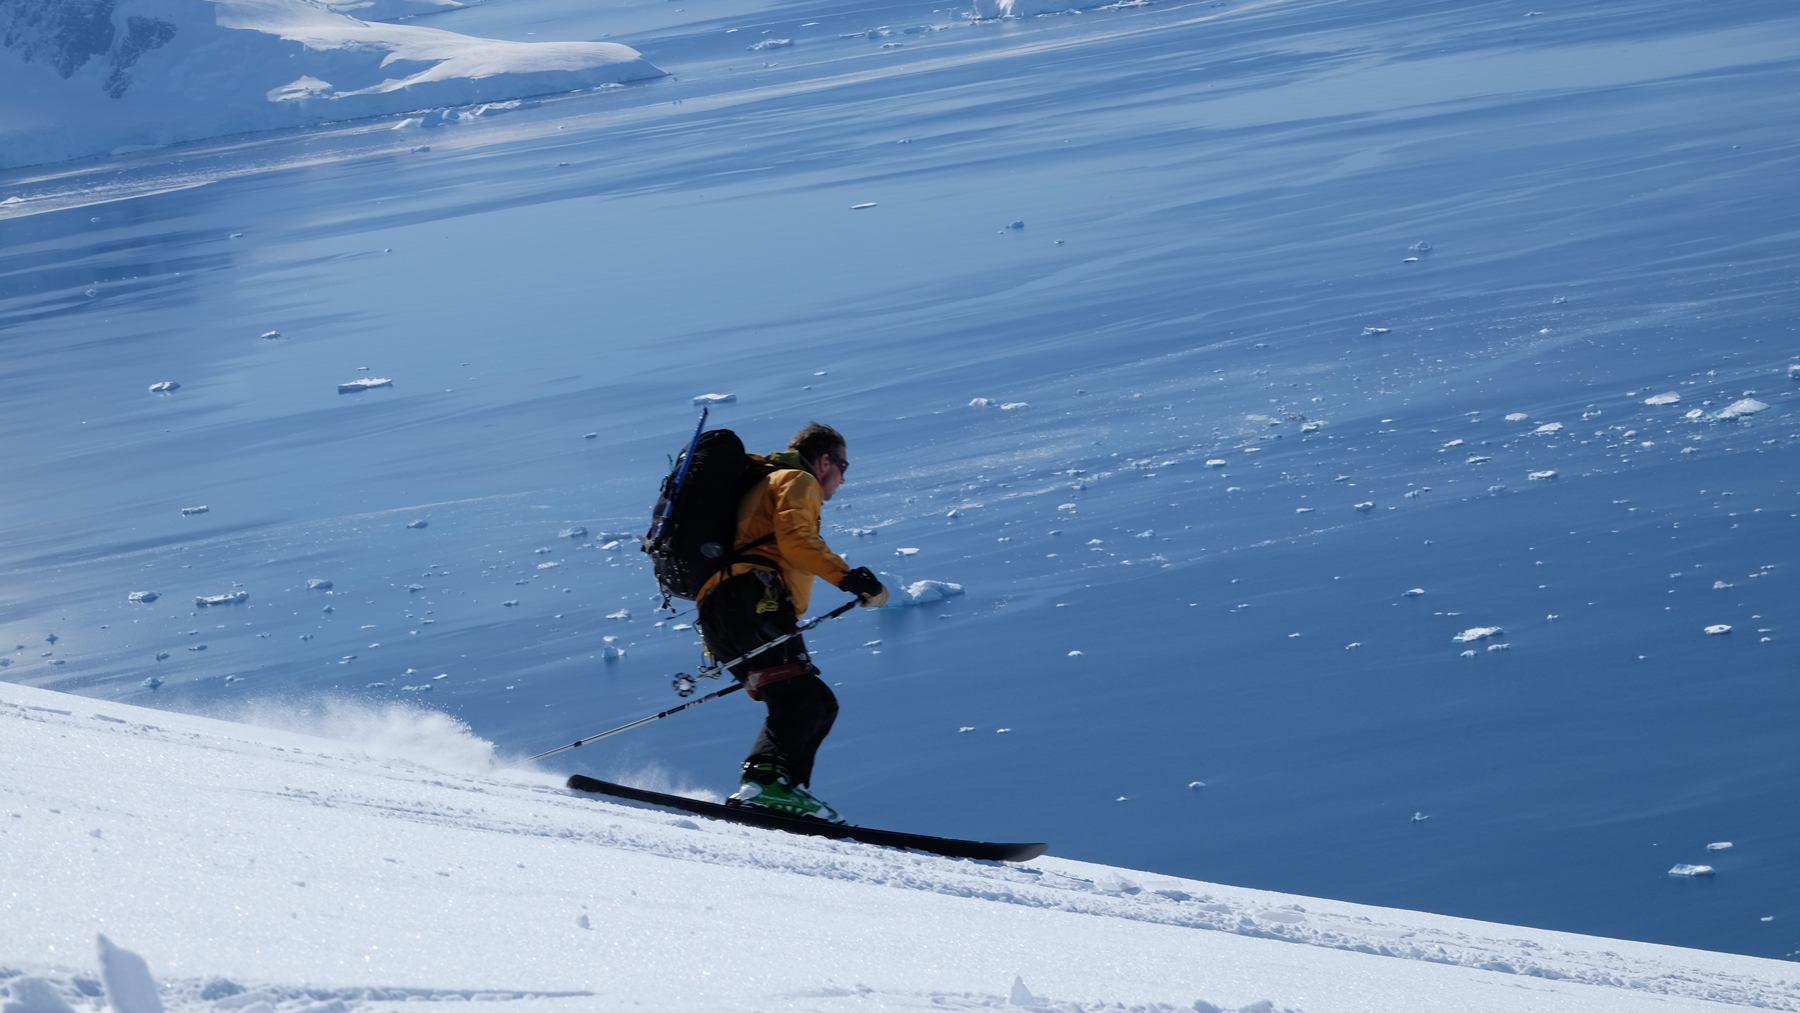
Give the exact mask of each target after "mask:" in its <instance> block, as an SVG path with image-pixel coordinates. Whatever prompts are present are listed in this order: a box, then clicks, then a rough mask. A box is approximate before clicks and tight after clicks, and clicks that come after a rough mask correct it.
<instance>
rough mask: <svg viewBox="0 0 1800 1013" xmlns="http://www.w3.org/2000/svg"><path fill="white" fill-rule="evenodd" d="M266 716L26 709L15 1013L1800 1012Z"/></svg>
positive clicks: (316, 721)
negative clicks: (665, 807)
mask: <svg viewBox="0 0 1800 1013" xmlns="http://www.w3.org/2000/svg"><path fill="white" fill-rule="evenodd" d="M260 717H261V720H263V721H265V722H270V723H277V722H278V723H280V724H283V725H286V726H287V727H285V728H277V729H271V728H267V727H260V728H259V727H252V726H250V725H245V724H231V723H226V722H221V721H214V720H209V719H203V718H194V717H188V716H185V715H178V714H169V713H166V712H159V711H150V710H145V709H142V708H138V707H132V706H127V705H121V704H117V703H98V702H96V701H92V700H89V699H84V698H81V697H71V696H65V695H62V694H57V693H50V692H46V691H43V690H34V689H30V688H27V687H22V686H17V685H10V684H4V683H0V728H3V729H4V730H3V732H0V734H4V736H5V741H6V742H7V745H8V749H7V754H6V756H5V759H4V761H0V762H3V763H4V767H0V770H3V771H4V773H5V777H4V778H0V819H3V820H4V823H3V824H0V842H4V847H0V876H3V877H4V878H0V882H3V883H5V885H6V896H5V901H4V905H5V906H4V910H5V912H6V915H7V917H6V918H4V919H0V953H5V954H6V957H5V959H4V961H0V988H5V989H7V990H8V993H9V1002H8V1003H7V1008H8V1009H9V1010H13V1011H14V1013H67V1011H69V1010H93V1009H100V1008H103V999H102V996H103V994H104V997H105V999H106V1000H110V1002H111V1005H112V1008H113V1009H114V1010H115V1011H117V1013H154V1011H155V1010H157V1009H159V1008H160V1009H163V1010H167V1011H169V1013H201V1011H209V1013H210V1011H244V1010H256V1011H259V1013H268V1011H270V1010H277V1011H282V1013H300V1011H305V1010H312V1011H315V1013H324V1011H327V1010H329V1011H333V1013H345V1011H351V1010H355V1011H359V1013H360V1011H367V1013H391V1011H397V1010H400V1009H411V1010H417V1009H422V1008H435V1005H433V1006H431V1007H420V1006H417V1005H415V1004H417V1003H431V1004H437V1003H447V1002H466V1001H471V1000H472V1001H475V1002H478V1003H484V1004H485V1003H493V1004H494V1008H496V1009H499V1010H502V1011H511V1013H559V1011H577V1010H580V1011H585V1010H637V1009H720V1010H743V1009H774V1008H781V1009H798V1010H819V1011H833V1010H846V1009H851V1010H854V1009H895V1010H912V1009H917V1010H927V1009H939V1010H941V1009H979V1008H993V1007H1006V1008H1024V1009H1035V1010H1043V1011H1056V1013H1075V1011H1082V1010H1086V1011H1097V1010H1106V1009H1119V1010H1123V1009H1133V1010H1145V1011H1154V1010H1162V1011H1169V1010H1176V1009H1182V1010H1198V1011H1202V1013H1204V1011H1208V1010H1213V1011H1217V1010H1220V1009H1233V1010H1242V1011H1249V1013H1272V1011H1274V1010H1294V1011H1300V1010H1304V1011H1306V1013H1333V1011H1339V1010H1381V1009H1409V1008H1416V1007H1417V1006H1419V1005H1420V1004H1428V1005H1430V1006H1431V1007H1432V1008H1434V1009H1458V1008H1465V1009H1483V1010H1496V1011H1505V1010H1557V1011H1563V1010H1567V1011H1589V1010H1592V1011H1599V1010H1606V1011H1609V1013H1618V1011H1631V1010H1664V1011H1666V1010H1693V1011H1696V1013H1698V1011H1701V1010H1709V1009H1718V1008H1720V1006H1721V1004H1724V1005H1731V1006H1737V1007H1756V1008H1762V1009H1787V1010H1791V1009H1796V1008H1800V985H1797V984H1795V983H1794V982H1792V981H1790V980H1788V979H1789V977H1790V975H1789V968H1790V967H1791V965H1789V964H1786V963H1783V962H1779V961H1773V960H1765V959H1759V958H1755V957H1741V956H1732V955H1727V954H1718V953H1705V952H1701V951H1696V950H1683V949H1678V948H1675V947H1667V946H1655V945H1649V944H1643V943H1622V942H1618V941H1615V940H1610V939H1597V938H1592V937H1585V936H1578V935H1571V934H1567V933H1558V932H1545V931H1542V930H1534V929H1524V928H1518V927H1515V926H1506V925H1493V924H1487V923H1483V922H1476V921H1468V920H1465V919H1458V918H1444V917H1438V916H1432V915H1423V914H1418V913H1415V912H1407V911H1395V910H1390V909H1384V908H1375V907H1364V906H1361V905H1356V904H1344V903H1339V902H1335V901H1328V900H1317V899H1314V898H1310V897H1297V896H1290V895H1283V894H1275V893H1267V892H1263V891H1258V890H1245V889H1239V888H1234V887H1228V886H1221V885H1218V884H1213V883H1205V882H1196V881H1193V880H1188V879H1182V878H1176V877H1169V876H1162V875H1158V874H1154V873H1140V872H1134V871H1131V870H1126V869H1117V868H1112V867H1108V866H1101V865H1091V864H1087V863H1083V862H1075V861H1069V860H1066V859H1059V858H1056V857H1054V856H1048V857H1045V858H1042V859H1038V860H1035V861H1033V862H1030V863H1025V864H1021V865H1006V864H1000V863H988V862H968V861H953V860H949V859H941V858H936V857H934V856H928V855H918V854H911V853H906V852H900V851H892V850H888V849H883V848H875V847H870V846H867V845H862V844H855V843H839V842H828V841H821V840H818V839H814V838H796V837H792V836H789V835H784V834H781V833H779V832H776V831H767V830H759V829H754V828H749V827H743V826H738V825H735V824H728V823H720V822H717V821H713V820H707V819H700V818H688V817H685V816H682V815H681V814H679V813H669V812H664V811H661V810H656V809H647V808H639V807H630V806H625V805H616V804H612V803H609V802H605V801H596V800H594V799H592V798H584V797H574V796H573V795H572V793H569V792H567V791H565V790H561V789H559V788H557V787H556V786H555V785H556V781H557V780H558V779H555V778H551V777H546V776H544V775H541V774H535V773H521V772H510V773H509V772H507V771H496V770H493V769H491V768H490V765H489V762H490V760H491V756H492V747H491V745H490V744H488V743H485V742H482V741H481V740H479V739H477V738H475V737H473V736H471V735H469V734H468V732H467V730H466V728H458V727H456V726H455V725H453V724H451V723H448V722H444V721H442V720H441V719H439V718H438V717H437V716H435V715H434V714H432V713H431V712H422V711H418V710H415V709H412V708H407V707H404V706H390V707H387V708H381V709H356V708H340V709H338V710H335V711H331V712H318V713H313V714H304V713H294V712H289V713H286V714H277V713H276V712H273V711H266V712H264V713H263V714H262V715H261V716H260ZM296 724H298V725H301V726H308V727H312V728H314V729H316V730H322V731H333V732H336V733H340V734H343V733H348V734H351V735H353V736H354V737H355V738H356V739H357V740H358V743H357V744H349V743H345V742H341V741H331V740H328V739H322V738H315V737H311V736H308V735H305V734H296V733H295V732H294V731H293V730H292V728H293V727H294V726H295V725H296ZM49 856H55V858H54V860H53V861H46V858H48V857H49ZM100 940H105V942H100ZM97 944H98V950H99V952H98V953H97V952H96V949H97ZM113 946H116V947H120V948H123V949H125V950H126V951H128V952H126V953H125V954H120V953H118V952H115V951H111V950H109V947H113ZM133 954H135V955H137V956H140V957H142V958H143V961H144V965H142V966H138V967H136V968H135V970H134V965H133V962H132V960H131V959H130V958H131V956H132V955H133ZM146 981H150V982H154V985H147V984H143V983H144V982H146ZM153 1004H154V1005H153Z"/></svg>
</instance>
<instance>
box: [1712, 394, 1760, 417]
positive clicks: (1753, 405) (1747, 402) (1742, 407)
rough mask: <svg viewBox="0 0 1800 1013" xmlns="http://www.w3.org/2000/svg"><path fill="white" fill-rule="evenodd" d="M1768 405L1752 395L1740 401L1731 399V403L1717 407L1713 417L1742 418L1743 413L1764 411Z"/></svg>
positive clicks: (1750, 413) (1749, 413)
mask: <svg viewBox="0 0 1800 1013" xmlns="http://www.w3.org/2000/svg"><path fill="white" fill-rule="evenodd" d="M1768 407H1769V406H1768V405H1766V404H1763V403H1762V402H1761V401H1758V400H1757V399H1755V398H1753V397H1747V398H1744V399H1743V400H1742V401H1733V402H1732V403H1730V404H1728V405H1726V406H1725V407H1723V408H1721V409H1719V412H1718V414H1716V415H1714V416H1713V418H1715V419H1737V418H1743V417H1744V416H1745V415H1755V414H1756V413H1757V412H1760V411H1766V410H1767V409H1768Z"/></svg>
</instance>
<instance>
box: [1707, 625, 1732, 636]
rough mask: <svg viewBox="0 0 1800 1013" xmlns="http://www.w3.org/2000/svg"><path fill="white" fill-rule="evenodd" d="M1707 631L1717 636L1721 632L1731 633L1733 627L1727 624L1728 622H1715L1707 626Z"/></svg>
mask: <svg viewBox="0 0 1800 1013" xmlns="http://www.w3.org/2000/svg"><path fill="white" fill-rule="evenodd" d="M1706 632H1708V633H1710V634H1712V635H1714V636H1717V635H1719V634H1721V633H1730V632H1731V627H1730V626H1727V625H1726V624H1724V623H1717V624H1715V625H1712V626H1708V627H1707V628H1706Z"/></svg>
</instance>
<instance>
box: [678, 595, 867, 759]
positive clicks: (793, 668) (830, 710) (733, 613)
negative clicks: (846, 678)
mask: <svg viewBox="0 0 1800 1013" xmlns="http://www.w3.org/2000/svg"><path fill="white" fill-rule="evenodd" d="M799 625H800V620H799V616H797V615H796V614H795V612H794V601H793V599H792V598H791V597H789V595H788V591H787V588H786V587H785V586H783V584H782V582H781V578H780V577H778V576H776V575H775V574H773V573H770V572H769V571H767V570H753V571H751V572H749V573H744V574H739V575H738V576H736V577H732V578H729V579H727V580H724V581H721V582H720V583H719V585H718V586H717V587H714V588H713V589H712V590H711V591H710V592H708V593H707V595H706V597H705V599H704V600H702V601H701V602H700V633H701V636H702V637H704V638H705V640H706V647H707V650H709V651H711V652H712V656H713V657H714V658H715V659H717V660H719V661H730V660H731V659H733V658H736V657H739V656H740V655H742V654H743V653H744V652H745V651H750V650H754V649H755V648H757V647H760V646H761V645H763V644H766V643H768V642H769V641H771V640H774V639H776V638H777V637H780V636H784V635H786V634H789V633H792V632H794V630H795V629H796V628H797V627H798V626H799ZM731 674H732V675H733V676H735V677H736V678H737V680H738V681H739V682H748V683H750V684H751V686H752V687H753V688H754V694H753V695H754V696H759V697H761V698H762V702H763V703H765V704H767V705H768V708H769V715H768V718H767V719H766V720H764V721H763V726H762V731H761V732H760V733H759V734H758V735H757V736H756V744H755V745H754V746H752V747H750V756H749V757H748V758H747V759H746V760H745V761H744V762H745V763H746V764H750V763H753V762H757V761H759V760H763V759H765V758H766V759H769V760H772V761H774V762H776V763H778V764H779V765H781V766H782V767H785V768H786V769H787V771H788V776H789V777H790V778H792V780H793V783H795V784H799V785H807V784H810V783H811V782H812V768H813V758H814V757H815V756H816V755H817V754H818V752H819V745H820V744H821V743H823V742H824V741H825V736H827V735H829V734H831V725H832V723H833V722H834V721H836V720H837V712H838V703H837V697H836V696H835V695H834V694H833V693H832V692H831V687H830V686H827V685H826V684H825V680H823V679H821V678H819V670H818V668H817V667H815V666H814V665H813V663H812V658H811V656H810V655H808V653H807V651H806V641H805V639H804V638H802V637H795V638H794V639H792V640H789V641H788V642H787V643H784V644H782V645H780V646H779V647H772V648H770V649H769V650H767V651H764V652H763V653H761V654H758V655H757V656H755V657H753V658H751V659H750V660H748V661H746V662H744V663H742V664H739V665H734V666H733V667H732V669H731ZM763 678H768V679H770V680H772V681H767V682H762V681H761V680H762V679H763ZM757 683H760V684H757Z"/></svg>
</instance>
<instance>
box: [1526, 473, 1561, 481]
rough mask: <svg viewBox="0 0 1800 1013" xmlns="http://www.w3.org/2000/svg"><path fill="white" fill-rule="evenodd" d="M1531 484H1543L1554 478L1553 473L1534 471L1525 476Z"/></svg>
mask: <svg viewBox="0 0 1800 1013" xmlns="http://www.w3.org/2000/svg"><path fill="white" fill-rule="evenodd" d="M1525 477H1526V478H1528V479H1530V480H1531V481H1533V482H1543V481H1546V480H1548V479H1552V478H1555V477H1556V472H1554V471H1534V472H1531V473H1530V474H1528V475H1526V476H1525Z"/></svg>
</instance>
